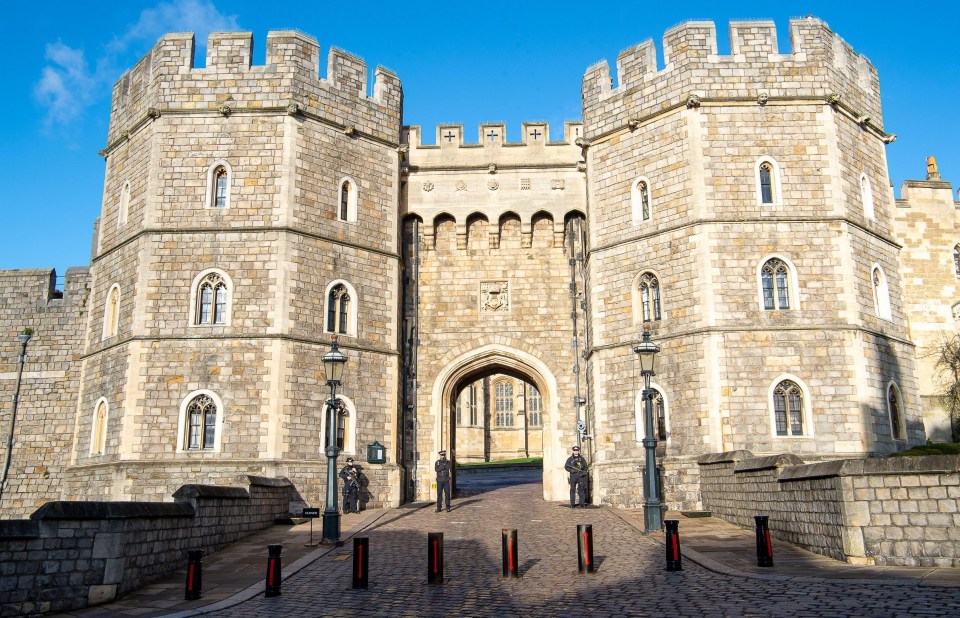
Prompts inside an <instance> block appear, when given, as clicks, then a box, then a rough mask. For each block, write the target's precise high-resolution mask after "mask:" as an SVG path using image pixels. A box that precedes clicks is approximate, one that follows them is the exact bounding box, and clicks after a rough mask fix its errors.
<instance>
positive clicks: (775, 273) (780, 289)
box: [760, 258, 790, 311]
mask: <svg viewBox="0 0 960 618" xmlns="http://www.w3.org/2000/svg"><path fill="white" fill-rule="evenodd" d="M789 281H790V271H789V269H788V268H787V265H786V264H785V263H784V262H782V261H781V260H778V259H776V258H773V259H770V260H767V262H766V263H765V264H764V265H763V269H762V270H761V271H760V283H761V288H762V289H763V308H764V310H766V311H773V310H775V309H789V308H790V286H789Z"/></svg>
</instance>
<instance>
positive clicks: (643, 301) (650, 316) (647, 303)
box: [636, 273, 660, 322]
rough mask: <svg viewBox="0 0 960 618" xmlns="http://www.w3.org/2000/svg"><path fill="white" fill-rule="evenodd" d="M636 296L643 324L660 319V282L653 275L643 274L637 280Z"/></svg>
mask: <svg viewBox="0 0 960 618" xmlns="http://www.w3.org/2000/svg"><path fill="white" fill-rule="evenodd" d="M636 294H638V295H639V298H640V318H641V319H642V320H643V321H644V322H651V321H653V320H659V319H660V282H659V281H658V280H657V277H656V275H654V274H653V273H643V274H642V275H640V277H639V278H638V279H637V289H636Z"/></svg>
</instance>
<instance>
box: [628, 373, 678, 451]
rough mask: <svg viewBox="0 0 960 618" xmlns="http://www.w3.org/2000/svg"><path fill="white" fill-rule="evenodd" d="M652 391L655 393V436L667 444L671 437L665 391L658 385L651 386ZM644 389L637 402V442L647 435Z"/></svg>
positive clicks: (641, 390)
mask: <svg viewBox="0 0 960 618" xmlns="http://www.w3.org/2000/svg"><path fill="white" fill-rule="evenodd" d="M650 390H652V391H653V402H652V404H653V407H652V410H653V435H654V436H655V437H656V438H657V440H660V441H661V442H666V441H667V439H668V438H669V436H670V433H669V423H668V421H667V398H666V396H664V394H663V389H662V388H660V387H659V386H657V385H654V384H651V385H650ZM643 394H644V393H643V389H640V392H639V393H637V399H636V402H635V421H636V437H637V442H641V441H642V440H643V438H644V435H645V434H646V431H647V429H646V416H645V415H646V412H645V410H644V406H645V405H646V403H645V402H644V400H643Z"/></svg>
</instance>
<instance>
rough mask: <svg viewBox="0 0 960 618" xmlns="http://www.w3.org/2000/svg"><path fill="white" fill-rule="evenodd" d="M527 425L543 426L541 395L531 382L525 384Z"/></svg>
mask: <svg viewBox="0 0 960 618" xmlns="http://www.w3.org/2000/svg"><path fill="white" fill-rule="evenodd" d="M527 426H529V427H542V426H543V396H542V395H540V391H538V390H537V387H536V386H534V385H533V384H527Z"/></svg>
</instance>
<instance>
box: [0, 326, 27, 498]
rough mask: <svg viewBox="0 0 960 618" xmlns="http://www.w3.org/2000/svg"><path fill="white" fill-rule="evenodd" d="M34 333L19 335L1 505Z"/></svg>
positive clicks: (1, 484) (0, 483)
mask: <svg viewBox="0 0 960 618" xmlns="http://www.w3.org/2000/svg"><path fill="white" fill-rule="evenodd" d="M32 336H33V331H32V330H30V329H29V328H27V329H24V331H23V332H22V333H20V334H19V335H17V341H19V342H20V356H19V357H18V358H17V386H16V389H15V390H14V392H13V409H12V410H11V411H10V431H9V432H8V433H7V452H6V455H4V457H3V478H0V504H2V503H3V491H4V490H5V489H6V488H7V474H8V473H9V472H10V460H11V459H12V458H13V430H14V428H15V427H16V425H17V405H18V404H19V403H20V383H21V381H22V380H23V363H24V361H25V360H26V358H27V344H28V343H30V338H31V337H32Z"/></svg>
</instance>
